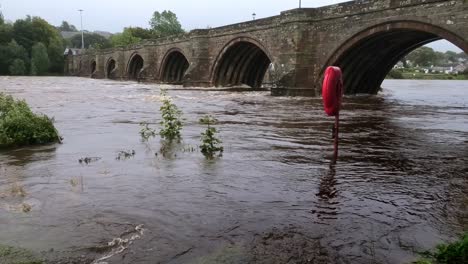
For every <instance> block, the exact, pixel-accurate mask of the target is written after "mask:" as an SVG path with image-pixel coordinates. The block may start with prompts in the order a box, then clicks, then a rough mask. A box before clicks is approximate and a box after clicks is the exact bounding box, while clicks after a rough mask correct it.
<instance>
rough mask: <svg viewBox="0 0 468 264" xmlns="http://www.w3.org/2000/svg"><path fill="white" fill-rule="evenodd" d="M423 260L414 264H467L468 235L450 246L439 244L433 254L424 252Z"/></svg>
mask: <svg viewBox="0 0 468 264" xmlns="http://www.w3.org/2000/svg"><path fill="white" fill-rule="evenodd" d="M423 255H424V256H425V258H423V259H420V260H418V261H417V262H415V264H460V263H468V233H467V234H465V235H464V236H463V237H462V238H461V239H460V240H458V241H455V242H453V243H450V244H440V245H438V246H437V248H436V251H435V252H433V253H432V252H425V253H424V254H423Z"/></svg>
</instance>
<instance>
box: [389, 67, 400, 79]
mask: <svg viewBox="0 0 468 264" xmlns="http://www.w3.org/2000/svg"><path fill="white" fill-rule="evenodd" d="M387 77H388V78H391V79H404V77H403V73H402V72H401V71H400V70H397V69H392V70H391V71H390V72H389V73H388V75H387Z"/></svg>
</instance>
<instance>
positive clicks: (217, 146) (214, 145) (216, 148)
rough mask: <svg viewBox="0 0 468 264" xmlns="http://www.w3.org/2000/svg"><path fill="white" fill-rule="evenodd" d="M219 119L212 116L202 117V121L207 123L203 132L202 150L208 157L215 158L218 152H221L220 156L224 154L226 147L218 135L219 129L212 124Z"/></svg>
mask: <svg viewBox="0 0 468 264" xmlns="http://www.w3.org/2000/svg"><path fill="white" fill-rule="evenodd" d="M217 121H218V120H216V119H215V118H213V117H212V116H209V115H208V116H204V117H203V118H201V119H200V123H201V124H203V125H207V128H206V130H205V132H204V133H202V134H201V136H202V137H201V142H202V144H201V146H200V149H201V152H202V153H203V155H204V156H205V157H206V158H208V159H213V158H214V156H215V155H216V153H219V156H221V155H222V154H223V151H224V148H223V147H222V146H221V143H222V141H221V140H220V139H219V138H217V137H216V133H218V130H217V129H216V128H215V127H212V125H214V124H216V122H217Z"/></svg>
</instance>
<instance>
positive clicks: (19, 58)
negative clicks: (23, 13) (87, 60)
mask: <svg viewBox="0 0 468 264" xmlns="http://www.w3.org/2000/svg"><path fill="white" fill-rule="evenodd" d="M63 51H64V40H63V38H62V37H61V35H60V33H59V31H58V30H57V29H56V28H55V27H54V26H52V25H50V24H49V23H47V21H45V20H44V19H42V18H40V17H31V16H27V17H26V18H25V19H18V20H16V21H15V22H14V23H5V21H4V19H3V16H1V15H0V74H1V75H46V74H60V73H62V72H63V62H64V61H63V59H64V58H63Z"/></svg>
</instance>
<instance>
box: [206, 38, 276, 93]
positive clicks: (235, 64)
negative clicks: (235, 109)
mask: <svg viewBox="0 0 468 264" xmlns="http://www.w3.org/2000/svg"><path fill="white" fill-rule="evenodd" d="M270 63H271V60H270V58H269V57H268V56H267V54H265V52H264V51H263V50H262V49H261V48H259V47H258V46H257V45H255V44H253V43H250V42H247V41H240V42H237V43H236V44H234V45H232V46H231V47H229V48H228V49H227V50H226V52H225V53H224V54H223V55H222V57H221V59H220V62H219V63H218V66H217V68H216V72H215V74H214V84H215V85H216V86H236V85H242V84H246V85H248V86H250V87H252V88H259V87H261V85H262V82H263V78H264V77H265V73H266V71H267V70H268V66H269V65H270Z"/></svg>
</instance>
